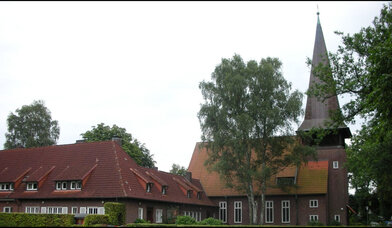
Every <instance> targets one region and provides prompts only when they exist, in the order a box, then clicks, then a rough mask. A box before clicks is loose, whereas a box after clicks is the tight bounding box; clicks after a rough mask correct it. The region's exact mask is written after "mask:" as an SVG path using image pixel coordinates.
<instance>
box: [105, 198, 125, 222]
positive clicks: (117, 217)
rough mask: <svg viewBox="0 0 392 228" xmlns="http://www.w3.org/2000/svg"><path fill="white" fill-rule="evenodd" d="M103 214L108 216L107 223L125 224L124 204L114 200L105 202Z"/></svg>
mask: <svg viewBox="0 0 392 228" xmlns="http://www.w3.org/2000/svg"><path fill="white" fill-rule="evenodd" d="M104 208H105V214H106V215H108V216H109V224H110V225H115V226H121V225H124V224H125V215H126V209H125V204H123V203H116V202H106V203H105V204H104Z"/></svg>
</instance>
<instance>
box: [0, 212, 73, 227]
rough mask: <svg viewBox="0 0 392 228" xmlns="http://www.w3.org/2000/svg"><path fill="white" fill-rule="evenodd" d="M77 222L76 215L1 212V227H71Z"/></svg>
mask: <svg viewBox="0 0 392 228" xmlns="http://www.w3.org/2000/svg"><path fill="white" fill-rule="evenodd" d="M74 223H75V219H74V215H67V214H26V213H0V227H45V226H46V227H59V226H63V227H64V226H65V227H69V226H72V225H73V224H74Z"/></svg>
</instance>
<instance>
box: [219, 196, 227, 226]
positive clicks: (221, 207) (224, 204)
mask: <svg viewBox="0 0 392 228" xmlns="http://www.w3.org/2000/svg"><path fill="white" fill-rule="evenodd" d="M222 215H223V216H222ZM222 217H224V218H222ZM219 220H221V221H222V222H223V223H227V202H226V201H220V202H219Z"/></svg>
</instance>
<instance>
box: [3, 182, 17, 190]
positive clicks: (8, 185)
mask: <svg viewBox="0 0 392 228" xmlns="http://www.w3.org/2000/svg"><path fill="white" fill-rule="evenodd" d="M12 190H14V188H13V183H0V191H12Z"/></svg>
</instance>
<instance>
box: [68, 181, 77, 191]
mask: <svg viewBox="0 0 392 228" xmlns="http://www.w3.org/2000/svg"><path fill="white" fill-rule="evenodd" d="M69 189H71V190H75V189H76V181H71V185H70V186H69Z"/></svg>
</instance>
